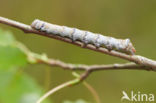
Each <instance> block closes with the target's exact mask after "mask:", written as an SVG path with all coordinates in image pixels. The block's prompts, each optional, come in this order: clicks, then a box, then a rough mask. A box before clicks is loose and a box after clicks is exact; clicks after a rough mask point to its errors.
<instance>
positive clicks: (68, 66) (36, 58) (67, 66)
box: [16, 42, 155, 78]
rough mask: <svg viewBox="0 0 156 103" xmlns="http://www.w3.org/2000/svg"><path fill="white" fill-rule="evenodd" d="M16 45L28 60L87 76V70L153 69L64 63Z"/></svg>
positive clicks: (136, 66)
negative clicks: (81, 71) (80, 72)
mask: <svg viewBox="0 0 156 103" xmlns="http://www.w3.org/2000/svg"><path fill="white" fill-rule="evenodd" d="M16 46H17V47H18V48H19V49H21V50H22V51H23V52H24V53H25V54H26V55H27V57H28V58H29V60H30V61H33V62H37V63H42V64H46V65H50V66H53V67H54V66H57V67H61V68H63V69H67V70H85V71H88V72H85V73H87V74H83V75H84V77H83V78H85V75H87V76H88V74H89V72H92V71H99V70H122V69H129V70H147V71H155V69H152V68H151V67H146V66H143V65H137V64H135V63H125V64H110V65H84V64H70V63H65V62H63V61H60V60H55V59H49V58H48V57H47V56H46V55H39V54H36V53H33V52H31V51H30V50H29V49H28V48H27V47H25V45H23V44H21V43H19V42H17V43H16Z"/></svg>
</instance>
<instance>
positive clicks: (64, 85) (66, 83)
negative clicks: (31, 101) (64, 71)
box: [36, 78, 80, 103]
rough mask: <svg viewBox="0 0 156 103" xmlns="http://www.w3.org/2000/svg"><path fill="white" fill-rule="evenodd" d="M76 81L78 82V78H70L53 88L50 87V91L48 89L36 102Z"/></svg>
mask: <svg viewBox="0 0 156 103" xmlns="http://www.w3.org/2000/svg"><path fill="white" fill-rule="evenodd" d="M78 82H80V80H79V79H78V78H76V79H74V80H71V81H68V82H65V83H63V84H61V85H59V86H57V87H55V88H53V89H51V90H50V91H48V92H47V93H45V94H44V95H43V96H42V97H41V98H39V99H38V101H37V102H36V103H41V102H42V101H43V100H45V99H46V98H47V97H48V96H50V95H52V94H54V93H55V92H57V91H59V90H60V89H63V88H65V87H68V86H71V85H74V84H77V83H78Z"/></svg>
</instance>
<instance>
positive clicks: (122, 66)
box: [38, 59, 156, 78]
mask: <svg viewBox="0 0 156 103" xmlns="http://www.w3.org/2000/svg"><path fill="white" fill-rule="evenodd" d="M38 62H40V63H43V64H47V65H50V66H57V67H61V68H64V69H68V70H85V71H88V72H86V73H85V74H84V76H83V77H82V78H85V77H86V75H88V74H90V72H92V71H99V70H122V69H129V70H147V71H156V70H155V69H152V68H151V67H146V66H143V65H137V64H135V63H125V64H109V65H84V64H70V63H65V62H63V61H60V60H55V59H49V60H41V59H38Z"/></svg>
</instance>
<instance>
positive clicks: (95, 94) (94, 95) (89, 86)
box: [83, 81, 101, 103]
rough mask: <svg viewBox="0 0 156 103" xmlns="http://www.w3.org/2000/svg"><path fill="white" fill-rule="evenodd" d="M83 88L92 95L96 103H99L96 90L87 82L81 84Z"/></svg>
mask: <svg viewBox="0 0 156 103" xmlns="http://www.w3.org/2000/svg"><path fill="white" fill-rule="evenodd" d="M83 84H84V86H85V87H86V88H87V89H88V90H89V91H90V92H91V94H92V95H93V97H94V99H95V101H96V103H101V101H100V98H99V95H98V93H97V92H96V90H95V89H94V88H93V87H92V86H91V85H90V84H89V83H87V82H85V81H84V82H83Z"/></svg>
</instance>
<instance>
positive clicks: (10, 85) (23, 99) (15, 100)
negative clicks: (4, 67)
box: [0, 71, 41, 103]
mask: <svg viewBox="0 0 156 103" xmlns="http://www.w3.org/2000/svg"><path fill="white" fill-rule="evenodd" d="M1 74H3V75H0V78H3V79H5V81H7V82H5V83H4V80H3V83H4V84H3V85H5V86H4V87H2V86H1V87H2V88H3V89H1V92H0V101H1V102H2V103H35V102H36V101H37V100H38V99H39V97H40V95H41V89H40V88H39V87H38V86H37V84H36V83H35V81H33V80H32V79H31V78H30V77H28V76H27V75H25V74H22V73H15V72H8V71H6V72H3V73H1ZM5 74H7V76H4V75H5ZM13 74H14V75H13ZM4 77H7V78H4ZM11 77H12V78H11Z"/></svg>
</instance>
